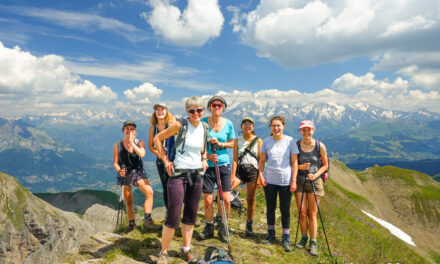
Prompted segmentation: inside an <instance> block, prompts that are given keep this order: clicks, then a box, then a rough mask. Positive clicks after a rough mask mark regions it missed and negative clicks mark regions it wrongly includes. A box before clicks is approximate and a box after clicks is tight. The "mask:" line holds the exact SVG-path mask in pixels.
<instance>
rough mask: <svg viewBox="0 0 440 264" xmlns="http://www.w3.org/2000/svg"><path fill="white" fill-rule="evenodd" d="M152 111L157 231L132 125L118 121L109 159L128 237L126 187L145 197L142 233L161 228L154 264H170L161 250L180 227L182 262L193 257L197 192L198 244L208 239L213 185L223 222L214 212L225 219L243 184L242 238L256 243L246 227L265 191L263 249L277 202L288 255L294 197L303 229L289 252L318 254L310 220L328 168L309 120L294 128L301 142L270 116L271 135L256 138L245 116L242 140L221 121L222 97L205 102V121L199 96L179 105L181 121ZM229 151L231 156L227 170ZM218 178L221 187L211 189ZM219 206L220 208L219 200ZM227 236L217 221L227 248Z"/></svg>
mask: <svg viewBox="0 0 440 264" xmlns="http://www.w3.org/2000/svg"><path fill="white" fill-rule="evenodd" d="M153 108H154V112H153V114H152V116H151V119H150V123H151V127H150V128H149V134H148V148H149V150H150V151H151V152H152V153H153V154H154V155H156V156H157V159H156V165H157V170H158V173H159V177H160V180H161V183H162V186H163V198H164V202H165V206H166V209H167V213H166V220H165V224H164V226H163V227H162V226H161V225H158V224H156V223H154V221H153V219H152V217H151V211H152V204H153V190H152V187H151V185H150V183H149V181H148V179H147V175H146V173H145V170H144V169H143V165H142V158H143V157H144V156H145V154H146V153H145V152H146V151H145V143H144V142H143V141H142V140H138V139H137V138H136V123H135V122H133V121H126V122H124V124H123V126H122V132H123V134H124V137H123V138H122V140H121V141H118V142H116V143H115V144H114V147H113V158H114V168H115V170H116V171H117V173H118V175H119V176H120V177H119V179H120V184H121V185H123V189H124V198H125V200H126V206H127V216H128V220H129V224H128V228H127V231H128V232H129V231H131V230H133V229H134V228H135V227H136V225H135V215H134V208H133V197H132V187H131V186H132V185H134V186H137V187H138V188H139V189H140V190H141V191H142V192H143V193H144V194H145V196H146V200H145V203H144V220H143V228H144V230H157V231H158V230H160V229H162V238H161V251H160V253H159V260H158V263H168V253H167V249H168V246H169V244H170V242H171V240H172V239H173V236H174V233H175V230H176V229H177V228H178V227H179V222H180V221H181V222H182V227H181V233H182V239H183V245H182V249H181V256H182V258H183V259H185V260H186V261H188V260H190V259H191V258H192V252H191V239H192V236H193V231H194V225H195V224H196V222H198V219H197V209H198V206H199V201H200V198H201V195H202V193H203V200H204V214H205V220H206V225H205V227H204V229H203V231H202V232H201V233H200V234H199V239H200V240H204V239H209V238H213V237H214V230H215V228H214V189H215V186H216V185H220V186H221V189H222V194H223V202H224V207H225V209H226V210H225V212H226V215H223V213H222V210H220V205H219V206H218V214H219V215H220V216H221V217H222V218H224V217H226V219H227V218H228V217H229V212H230V205H231V191H232V190H233V189H235V188H237V187H238V186H239V185H240V184H242V183H245V184H246V189H247V194H246V200H247V220H246V228H245V236H246V237H253V236H254V232H253V228H252V224H253V218H254V212H255V196H256V191H257V188H258V187H259V186H263V188H264V194H265V198H266V217H267V236H266V239H265V240H264V243H266V244H275V243H277V239H276V234H275V210H276V207H277V196H279V201H280V202H279V203H280V204H279V207H280V211H281V225H282V232H283V233H282V242H281V244H282V246H283V248H284V250H285V251H287V252H290V251H291V250H292V248H291V246H290V203H291V198H292V195H294V196H295V199H296V204H297V208H298V210H299V212H300V213H299V218H300V220H299V225H300V230H301V239H300V241H299V242H298V243H296V241H295V242H294V243H296V244H295V246H296V247H297V248H304V249H305V248H307V242H309V246H308V248H309V250H310V254H312V255H317V254H318V252H317V250H318V249H317V241H316V234H317V226H318V225H317V217H316V213H317V210H318V203H319V199H320V197H322V196H323V195H324V187H323V179H322V177H321V175H323V174H324V173H325V172H326V171H327V169H328V159H327V153H326V148H325V146H324V144H323V143H321V142H318V141H317V140H315V139H314V138H313V134H314V132H315V126H314V123H313V122H312V121H309V120H305V121H303V122H301V123H300V125H299V129H298V130H299V131H300V133H301V136H302V139H301V140H298V141H296V140H294V139H293V138H292V137H290V136H288V135H285V134H284V133H283V132H284V129H285V126H286V124H285V120H284V118H283V117H282V116H274V117H272V118H271V119H270V122H269V128H270V130H271V134H270V136H269V137H267V138H265V139H264V140H262V139H260V138H259V137H258V136H257V135H256V133H255V131H254V128H255V127H254V126H255V124H254V120H253V119H252V118H251V117H244V118H243V119H242V121H241V132H240V133H239V135H240V136H239V137H238V138H236V137H235V130H234V126H233V124H232V122H231V121H230V120H228V119H227V118H225V117H223V116H222V115H223V113H224V111H225V109H226V108H227V103H226V100H225V99H224V98H223V97H221V96H217V95H216V96H213V97H212V98H210V100H209V101H208V103H207V106H206V108H207V110H208V111H209V112H210V113H211V115H210V116H208V117H203V114H204V113H205V104H204V103H203V101H202V99H201V98H200V97H197V96H193V97H190V98H188V99H187V100H186V102H185V109H186V112H187V114H188V117H187V118H182V119H179V120H176V119H175V118H174V116H173V115H172V114H171V113H170V112H169V111H168V108H167V105H166V104H164V103H157V104H155V105H154V106H153ZM227 149H233V160H232V166H231V161H230V158H229V155H228V151H227ZM217 168H218V169H217ZM217 174H219V175H217ZM218 176H219V177H218ZM218 178H220V181H221V182H218V183H217V179H218ZM217 201H218V202H220V199H217ZM182 207H183V216H182V217H181V214H182ZM228 232H229V230H228V229H227V225H225V224H224V221H223V222H221V223H220V226H219V231H218V236H219V238H220V240H222V241H226V239H227V237H226V236H227V235H228ZM309 236H310V240H309Z"/></svg>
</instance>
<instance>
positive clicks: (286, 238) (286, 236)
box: [283, 234, 292, 252]
mask: <svg viewBox="0 0 440 264" xmlns="http://www.w3.org/2000/svg"><path fill="white" fill-rule="evenodd" d="M289 239H290V235H289V234H283V248H284V251H286V252H290V251H292V248H291V247H290V242H289Z"/></svg>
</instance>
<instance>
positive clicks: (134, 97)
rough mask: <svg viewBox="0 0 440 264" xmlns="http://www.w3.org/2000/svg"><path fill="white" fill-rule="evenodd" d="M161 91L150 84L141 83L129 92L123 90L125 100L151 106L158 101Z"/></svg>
mask: <svg viewBox="0 0 440 264" xmlns="http://www.w3.org/2000/svg"><path fill="white" fill-rule="evenodd" d="M162 93H163V91H162V90H161V89H159V88H157V87H156V86H154V85H153V84H151V83H143V84H142V85H139V86H138V87H135V88H133V89H131V90H125V91H124V95H125V97H126V98H127V100H129V101H131V102H132V103H135V104H152V103H154V102H157V101H159V100H160V96H161V95H162Z"/></svg>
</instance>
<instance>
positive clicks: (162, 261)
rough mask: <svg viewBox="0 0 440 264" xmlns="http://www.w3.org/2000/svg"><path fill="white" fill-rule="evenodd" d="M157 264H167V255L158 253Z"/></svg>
mask: <svg viewBox="0 0 440 264" xmlns="http://www.w3.org/2000/svg"><path fill="white" fill-rule="evenodd" d="M157 264H168V253H167V252H162V251H161V252H160V253H159V259H158V260H157Z"/></svg>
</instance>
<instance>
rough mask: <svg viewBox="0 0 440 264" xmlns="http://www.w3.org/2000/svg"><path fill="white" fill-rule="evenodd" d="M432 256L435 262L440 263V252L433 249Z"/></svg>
mask: <svg viewBox="0 0 440 264" xmlns="http://www.w3.org/2000/svg"><path fill="white" fill-rule="evenodd" d="M431 258H432V260H433V261H434V263H437V264H440V254H439V253H437V252H435V251H433V250H431Z"/></svg>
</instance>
